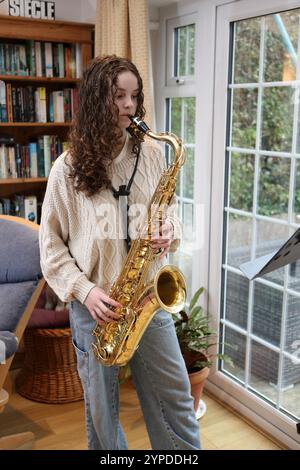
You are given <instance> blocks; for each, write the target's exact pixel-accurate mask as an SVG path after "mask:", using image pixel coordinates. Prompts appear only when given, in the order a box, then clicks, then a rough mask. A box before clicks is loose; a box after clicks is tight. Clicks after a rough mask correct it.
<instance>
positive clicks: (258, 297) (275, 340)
mask: <svg viewBox="0 0 300 470" xmlns="http://www.w3.org/2000/svg"><path fill="white" fill-rule="evenodd" d="M282 302H283V293H282V291H279V290H277V289H274V288H272V287H269V286H266V285H265V284H262V283H260V282H258V281H255V282H254V297H253V321H252V333H254V334H255V335H256V336H259V337H260V338H262V339H264V340H265V341H268V342H269V343H272V344H274V345H275V346H279V345H280V331H281V317H282Z"/></svg>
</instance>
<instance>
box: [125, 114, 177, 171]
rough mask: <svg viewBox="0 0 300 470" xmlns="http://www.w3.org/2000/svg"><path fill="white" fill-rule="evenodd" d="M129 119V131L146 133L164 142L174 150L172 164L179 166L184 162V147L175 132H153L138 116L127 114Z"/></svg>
mask: <svg viewBox="0 0 300 470" xmlns="http://www.w3.org/2000/svg"><path fill="white" fill-rule="evenodd" d="M129 119H130V120H131V122H132V124H131V126H130V127H131V131H132V132H133V133H137V134H141V133H142V134H146V135H148V136H149V137H151V138H152V139H154V140H158V141H161V142H166V143H167V144H169V145H170V146H171V147H172V148H173V150H174V161H173V165H175V166H176V167H178V168H180V167H181V166H182V165H183V164H184V162H185V148H184V146H183V143H182V140H181V139H180V138H179V137H178V136H177V135H175V134H173V133H169V132H159V133H155V132H153V131H152V130H151V129H150V128H149V127H148V126H147V124H146V123H145V122H144V121H142V119H140V118H139V117H134V116H129Z"/></svg>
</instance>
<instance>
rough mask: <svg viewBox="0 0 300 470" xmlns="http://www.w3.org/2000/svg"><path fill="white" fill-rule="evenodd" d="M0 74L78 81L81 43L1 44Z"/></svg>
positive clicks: (80, 63)
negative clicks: (76, 79) (75, 79)
mask: <svg viewBox="0 0 300 470" xmlns="http://www.w3.org/2000/svg"><path fill="white" fill-rule="evenodd" d="M0 75H17V76H24V77H27V76H31V77H49V78H52V77H59V78H81V77H82V60H81V44H79V43H76V44H62V43H52V42H42V41H33V40H29V41H24V42H22V43H8V42H0Z"/></svg>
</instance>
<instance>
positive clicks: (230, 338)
mask: <svg viewBox="0 0 300 470" xmlns="http://www.w3.org/2000/svg"><path fill="white" fill-rule="evenodd" d="M224 343H225V346H224V354H226V355H227V356H229V357H230V358H231V360H232V362H233V367H232V365H230V364H228V363H227V362H224V363H223V364H222V370H225V371H227V372H229V373H231V374H233V375H234V376H235V377H237V378H238V379H239V380H241V381H243V382H244V381H245V360H246V336H244V335H242V334H241V333H238V332H237V331H234V330H232V329H231V328H229V327H228V326H226V328H225V335H224Z"/></svg>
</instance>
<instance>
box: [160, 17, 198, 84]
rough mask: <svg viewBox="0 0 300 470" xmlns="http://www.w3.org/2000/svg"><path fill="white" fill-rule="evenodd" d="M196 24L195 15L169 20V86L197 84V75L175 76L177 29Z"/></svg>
mask: <svg viewBox="0 0 300 470" xmlns="http://www.w3.org/2000/svg"><path fill="white" fill-rule="evenodd" d="M195 23H196V16H195V15H193V14H189V15H183V16H179V17H176V18H171V19H168V20H167V24H166V29H167V31H166V32H167V49H166V53H167V61H166V67H167V69H166V85H167V86H174V85H175V86H176V85H177V86H185V85H193V84H194V83H195V75H193V76H190V75H184V76H181V75H178V76H176V77H175V76H174V73H173V71H174V37H175V34H174V31H175V29H176V28H180V27H182V26H188V25H190V24H195Z"/></svg>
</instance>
